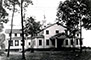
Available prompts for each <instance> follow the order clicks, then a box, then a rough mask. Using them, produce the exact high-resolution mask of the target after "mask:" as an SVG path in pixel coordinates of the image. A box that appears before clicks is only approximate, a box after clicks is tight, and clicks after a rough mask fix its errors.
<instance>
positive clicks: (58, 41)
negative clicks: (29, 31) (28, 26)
mask: <svg viewBox="0 0 91 60" xmlns="http://www.w3.org/2000/svg"><path fill="white" fill-rule="evenodd" d="M5 32H6V38H7V43H6V49H8V41H9V39H10V29H6V31H5ZM21 33H22V32H21V29H13V30H12V41H11V47H10V49H11V50H15V49H16V50H21V49H22V46H21V45H22V42H21V40H22V38H21ZM65 33H68V32H67V31H66V28H64V27H63V26H61V25H58V24H56V23H54V24H50V25H49V26H47V27H45V28H43V29H42V31H41V32H39V33H38V35H37V36H34V37H32V38H30V37H28V36H25V35H24V36H25V49H28V48H34V49H47V48H61V47H73V43H74V46H75V47H79V45H80V42H79V40H78V39H76V40H75V41H74V40H70V39H69V38H68V37H67V36H66V35H65ZM77 36H78V35H77Z"/></svg>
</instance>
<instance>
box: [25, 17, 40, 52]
mask: <svg viewBox="0 0 91 60" xmlns="http://www.w3.org/2000/svg"><path fill="white" fill-rule="evenodd" d="M25 22H26V23H25V27H24V33H25V34H26V35H27V36H28V35H30V36H31V41H32V42H31V43H32V44H31V48H33V46H34V41H33V40H32V38H33V37H35V36H37V34H38V33H39V32H40V31H41V29H40V28H41V24H40V22H36V21H35V19H34V18H33V17H29V18H28V19H27V20H26V21H25ZM33 51H34V50H33V49H32V50H31V52H33Z"/></svg>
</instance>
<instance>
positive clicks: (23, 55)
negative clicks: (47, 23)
mask: <svg viewBox="0 0 91 60" xmlns="http://www.w3.org/2000/svg"><path fill="white" fill-rule="evenodd" d="M22 5H23V0H21V26H22V60H26V59H25V52H24V45H25V44H24V42H25V41H24V31H23V30H24V26H23V6H22Z"/></svg>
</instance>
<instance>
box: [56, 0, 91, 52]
mask: <svg viewBox="0 0 91 60" xmlns="http://www.w3.org/2000/svg"><path fill="white" fill-rule="evenodd" d="M87 2H88V1H87V0H66V1H65V2H63V3H62V2H60V4H59V7H58V12H57V17H58V18H57V19H58V24H59V25H60V24H61V25H63V26H64V27H66V28H67V31H69V32H70V33H69V38H70V39H71V38H72V39H73V40H75V39H77V35H78V34H79V35H80V39H79V40H80V48H81V50H80V51H82V27H84V28H86V29H90V28H91V8H90V6H89V4H88V3H87Z"/></svg>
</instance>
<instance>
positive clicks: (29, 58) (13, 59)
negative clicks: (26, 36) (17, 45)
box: [5, 51, 91, 60]
mask: <svg viewBox="0 0 91 60" xmlns="http://www.w3.org/2000/svg"><path fill="white" fill-rule="evenodd" d="M25 57H26V60H91V51H88V52H82V53H79V52H72V51H35V52H34V53H31V52H26V54H25ZM5 60H22V55H21V53H19V54H18V53H17V52H16V53H15V54H10V57H9V58H6V59H5Z"/></svg>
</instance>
